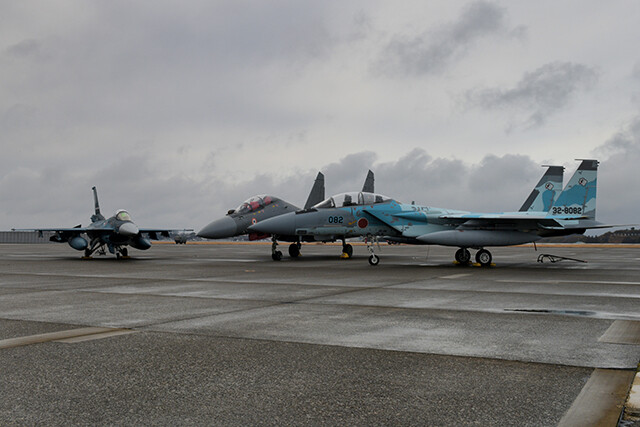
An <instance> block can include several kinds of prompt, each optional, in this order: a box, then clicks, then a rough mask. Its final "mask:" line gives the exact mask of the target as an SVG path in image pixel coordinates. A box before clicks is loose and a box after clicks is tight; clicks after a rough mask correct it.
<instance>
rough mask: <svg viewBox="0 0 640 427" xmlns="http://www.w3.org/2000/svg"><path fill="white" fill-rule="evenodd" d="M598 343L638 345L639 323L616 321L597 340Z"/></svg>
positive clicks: (639, 338) (639, 336) (639, 339)
mask: <svg viewBox="0 0 640 427" xmlns="http://www.w3.org/2000/svg"><path fill="white" fill-rule="evenodd" d="M598 341H599V342H606V343H611V344H640V322H639V321H637V320H616V321H615V322H613V323H612V324H611V326H609V329H607V330H606V331H605V333H604V334H602V336H601V337H600V338H598Z"/></svg>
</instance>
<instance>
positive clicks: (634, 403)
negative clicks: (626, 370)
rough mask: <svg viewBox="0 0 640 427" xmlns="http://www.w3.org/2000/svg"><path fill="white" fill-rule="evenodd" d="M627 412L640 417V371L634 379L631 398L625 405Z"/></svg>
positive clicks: (630, 393)
mask: <svg viewBox="0 0 640 427" xmlns="http://www.w3.org/2000/svg"><path fill="white" fill-rule="evenodd" d="M625 413H626V414H627V415H631V416H634V417H640V372H638V373H637V374H636V378H635V379H634V380H633V385H632V386H631V391H630V392H629V398H628V399H627V404H626V406H625Z"/></svg>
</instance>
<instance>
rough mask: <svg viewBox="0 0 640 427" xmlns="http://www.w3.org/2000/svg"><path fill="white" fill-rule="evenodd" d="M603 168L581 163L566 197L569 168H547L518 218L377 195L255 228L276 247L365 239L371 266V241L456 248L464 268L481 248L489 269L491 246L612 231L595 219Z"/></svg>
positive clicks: (330, 203)
mask: <svg viewBox="0 0 640 427" xmlns="http://www.w3.org/2000/svg"><path fill="white" fill-rule="evenodd" d="M597 170H598V161H597V160H582V162H581V163H580V166H579V167H578V169H577V170H576V172H575V173H574V175H573V176H572V178H571V179H570V180H569V182H568V183H567V185H566V187H565V188H564V190H562V192H560V191H559V190H560V188H561V183H562V171H563V169H562V167H559V166H551V167H549V169H548V170H547V172H546V173H545V175H544V176H543V177H542V179H541V180H540V182H539V183H538V185H537V186H536V187H535V188H534V190H533V191H532V193H531V195H530V196H529V197H528V198H527V200H526V201H525V203H524V204H523V206H522V207H521V209H520V211H518V212H501V213H474V212H468V211H460V210H453V209H443V208H435V207H430V206H420V205H415V204H405V203H401V202H398V201H396V200H393V199H391V198H389V197H386V196H382V195H379V194H371V193H365V192H360V193H358V192H354V193H343V194H339V195H336V196H333V197H330V198H328V199H326V200H325V201H323V202H322V203H319V204H317V205H316V206H314V207H313V208H311V209H308V210H303V211H298V212H295V213H289V214H285V215H282V216H280V217H277V218H273V219H270V220H266V221H263V222H261V223H259V224H256V225H254V226H252V227H250V230H252V231H258V232H262V233H270V234H272V235H273V236H274V245H275V244H277V242H276V240H277V236H278V235H281V234H282V235H298V236H305V237H307V238H308V237H309V236H314V237H315V239H316V240H320V241H324V240H327V241H328V240H331V239H334V240H335V239H345V238H350V237H364V238H365V241H366V242H367V248H368V250H369V252H370V256H369V263H370V264H371V265H377V264H378V263H379V257H378V256H377V255H376V254H375V253H374V250H373V245H372V243H373V242H374V241H376V240H377V239H379V238H382V239H386V240H388V241H392V242H399V243H408V244H417V245H442V246H453V247H458V248H459V249H458V250H457V251H456V253H455V260H456V261H457V262H458V263H460V264H468V263H469V262H470V260H471V253H470V251H469V249H475V250H477V252H476V256H475V259H476V261H477V262H478V263H479V264H480V265H482V266H489V265H491V261H492V255H491V253H490V252H489V251H488V250H487V249H485V248H486V247H491V246H511V245H518V244H523V243H529V242H535V241H537V240H539V239H541V238H543V237H550V236H564V235H569V234H582V233H584V232H585V231H586V230H587V229H592V228H603V227H610V226H609V225H604V224H601V223H599V222H597V221H596V220H595V216H596V187H597ZM343 241H344V240H343ZM274 250H275V249H274ZM274 259H275V258H274Z"/></svg>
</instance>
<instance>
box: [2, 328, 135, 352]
mask: <svg viewBox="0 0 640 427" xmlns="http://www.w3.org/2000/svg"><path fill="white" fill-rule="evenodd" d="M114 331H122V329H120V328H104V327H86V328H78V329H68V330H64V331H57V332H48V333H45V334H37V335H28V336H25V337H16V338H8V339H4V340H0V349H5V348H13V347H21V346H25V345H31V344H40V343H45V342H50V341H56V340H61V339H68V338H75V337H81V336H90V335H96V334H104V333H107V332H114Z"/></svg>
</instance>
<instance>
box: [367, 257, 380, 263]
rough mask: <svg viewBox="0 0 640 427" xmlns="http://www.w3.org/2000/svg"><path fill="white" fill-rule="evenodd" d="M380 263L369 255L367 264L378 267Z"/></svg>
mask: <svg viewBox="0 0 640 427" xmlns="http://www.w3.org/2000/svg"><path fill="white" fill-rule="evenodd" d="M379 263H380V258H379V257H377V256H375V255H371V256H370V257H369V264H371V265H378V264H379Z"/></svg>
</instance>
